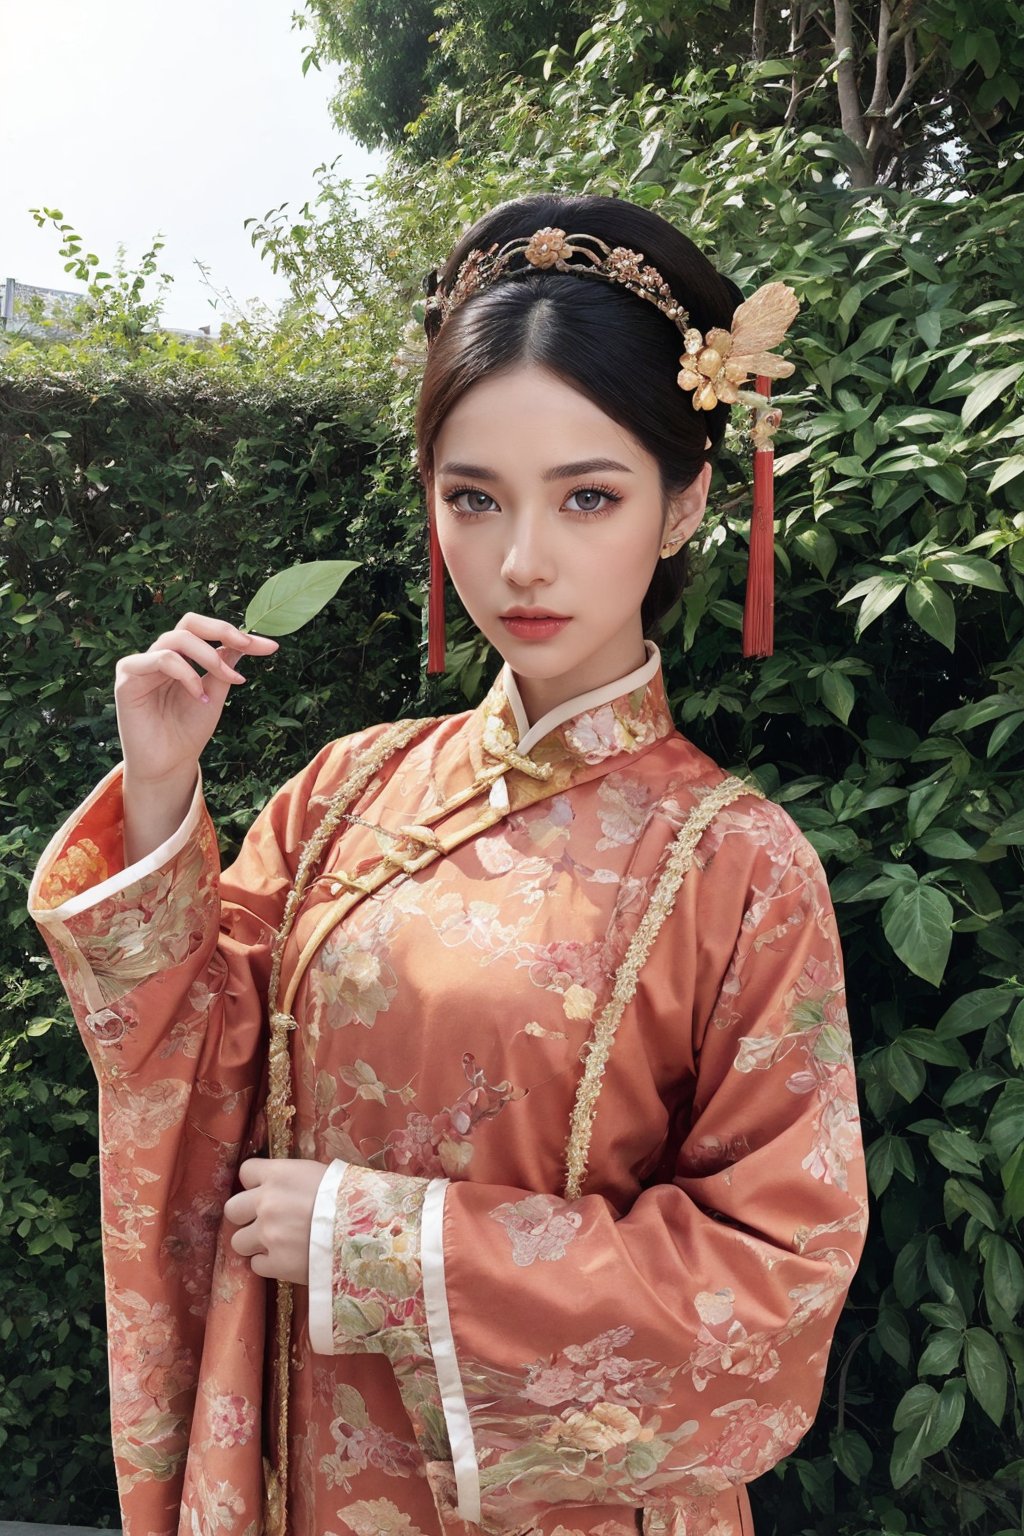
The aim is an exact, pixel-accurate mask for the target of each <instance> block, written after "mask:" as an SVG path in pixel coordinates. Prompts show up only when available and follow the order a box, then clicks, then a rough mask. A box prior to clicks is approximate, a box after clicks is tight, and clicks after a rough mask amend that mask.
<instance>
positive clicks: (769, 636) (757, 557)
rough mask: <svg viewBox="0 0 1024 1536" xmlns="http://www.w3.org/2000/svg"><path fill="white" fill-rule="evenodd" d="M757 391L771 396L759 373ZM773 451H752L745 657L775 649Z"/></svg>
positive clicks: (769, 384) (744, 626)
mask: <svg viewBox="0 0 1024 1536" xmlns="http://www.w3.org/2000/svg"><path fill="white" fill-rule="evenodd" d="M756 388H757V392H758V394H762V395H765V396H766V397H770V395H771V388H772V385H771V380H770V379H767V378H764V377H763V376H761V375H759V376H758V379H757V384H756ZM774 474H775V452H774V450H773V448H772V445H771V441H770V440H769V443H768V446H767V447H766V448H755V450H754V510H753V513H752V515H751V519H750V554H749V556H748V563H747V595H746V601H745V603H744V607H743V654H744V656H771V655H772V654H773V652H774V649H775V613H774V610H775V533H774V526H773V519H774V516H775V487H774Z"/></svg>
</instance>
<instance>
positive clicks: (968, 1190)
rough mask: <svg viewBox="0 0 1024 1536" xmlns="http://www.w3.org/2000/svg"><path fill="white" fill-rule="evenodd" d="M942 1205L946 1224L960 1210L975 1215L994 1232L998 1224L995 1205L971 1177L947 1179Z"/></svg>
mask: <svg viewBox="0 0 1024 1536" xmlns="http://www.w3.org/2000/svg"><path fill="white" fill-rule="evenodd" d="M942 1205H943V1210H944V1213H945V1217H946V1221H947V1224H949V1225H950V1226H951V1225H952V1224H953V1222H954V1221H955V1220H956V1218H957V1215H958V1213H959V1212H961V1211H966V1213H967V1215H968V1216H975V1217H977V1219H978V1221H980V1222H981V1224H982V1226H984V1227H988V1229H989V1231H992V1232H994V1231H995V1229H996V1228H997V1227H998V1225H999V1217H998V1214H997V1212H996V1208H995V1205H994V1204H993V1203H992V1201H991V1200H990V1199H989V1197H988V1195H986V1193H985V1191H984V1190H983V1189H982V1188H981V1186H980V1185H979V1184H975V1183H974V1181H973V1180H972V1179H947V1180H946V1184H945V1188H944V1189H943V1191H942Z"/></svg>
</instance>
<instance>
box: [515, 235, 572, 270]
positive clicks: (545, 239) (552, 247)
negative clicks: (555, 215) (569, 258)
mask: <svg viewBox="0 0 1024 1536" xmlns="http://www.w3.org/2000/svg"><path fill="white" fill-rule="evenodd" d="M568 252H569V242H568V240H567V239H566V238H565V230H564V229H552V228H551V226H550V225H548V226H545V228H544V229H538V231H537V233H536V234H535V235H534V236H533V237H532V239H531V240H530V242H529V244H528V245H527V247H526V250H525V251H524V252H523V255H524V256H525V257H526V259H527V261H528V262H529V263H530V265H531V266H532V267H542V268H546V267H553V266H554V265H555V262H556V261H564V260H565V258H566V255H567V254H568Z"/></svg>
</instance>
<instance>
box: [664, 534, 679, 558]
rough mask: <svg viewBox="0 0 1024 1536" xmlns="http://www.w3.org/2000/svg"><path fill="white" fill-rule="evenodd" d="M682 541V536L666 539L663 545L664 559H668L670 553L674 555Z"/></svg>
mask: <svg viewBox="0 0 1024 1536" xmlns="http://www.w3.org/2000/svg"><path fill="white" fill-rule="evenodd" d="M682 542H683V540H682V539H681V538H677V539H666V541H665V543H664V544H663V545H662V546H661V558H662V560H667V559H668V558H669V556H670V555H674V554H675V552H676V550H677V549H678V548H679V546H680V544H682Z"/></svg>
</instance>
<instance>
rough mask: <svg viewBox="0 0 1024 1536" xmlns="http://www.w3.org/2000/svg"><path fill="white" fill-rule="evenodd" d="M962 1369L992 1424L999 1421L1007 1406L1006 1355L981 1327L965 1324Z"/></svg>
mask: <svg viewBox="0 0 1024 1536" xmlns="http://www.w3.org/2000/svg"><path fill="white" fill-rule="evenodd" d="M964 1372H965V1374H966V1376H967V1385H968V1386H969V1387H970V1389H971V1393H972V1395H973V1396H974V1397H975V1398H976V1400H977V1401H978V1402H979V1403H980V1404H981V1406H982V1408H984V1410H985V1412H986V1413H987V1414H988V1416H989V1418H990V1419H991V1420H992V1422H993V1424H1001V1423H1002V1422H1003V1412H1004V1410H1005V1408H1006V1375H1007V1373H1006V1356H1005V1355H1004V1354H1003V1351H1002V1350H1001V1349H1000V1347H999V1345H998V1344H997V1343H996V1341H995V1339H994V1338H993V1337H992V1335H991V1334H990V1333H988V1332H987V1331H986V1330H985V1329H984V1328H968V1330H967V1332H966V1334H965V1335H964Z"/></svg>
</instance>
